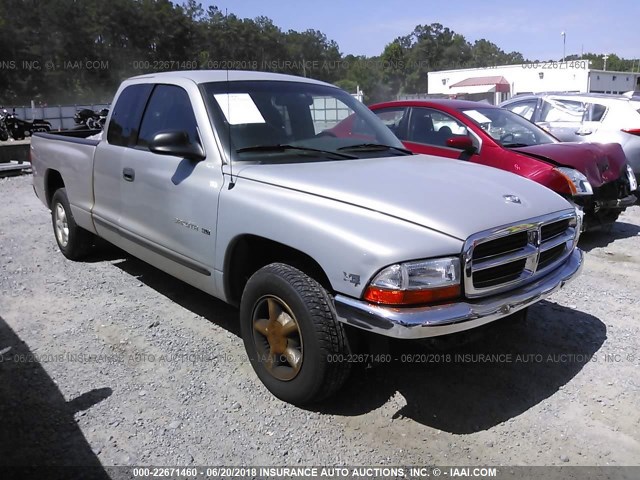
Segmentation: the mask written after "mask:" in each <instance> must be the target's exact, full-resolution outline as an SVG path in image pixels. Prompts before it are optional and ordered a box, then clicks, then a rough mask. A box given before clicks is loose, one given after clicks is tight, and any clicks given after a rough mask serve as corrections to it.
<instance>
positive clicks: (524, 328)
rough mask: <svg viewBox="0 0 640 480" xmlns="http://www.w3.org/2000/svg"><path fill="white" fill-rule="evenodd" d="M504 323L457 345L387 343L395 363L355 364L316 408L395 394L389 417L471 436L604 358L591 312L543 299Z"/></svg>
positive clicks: (360, 404)
mask: <svg viewBox="0 0 640 480" xmlns="http://www.w3.org/2000/svg"><path fill="white" fill-rule="evenodd" d="M509 320H510V319H505V320H503V321H498V322H494V323H492V324H489V325H487V326H485V327H482V328H478V329H475V330H471V331H469V332H468V333H460V334H457V335H458V339H455V338H454V337H455V336H451V341H454V342H455V343H454V344H447V343H438V342H439V341H440V340H437V339H434V340H432V341H429V342H428V343H425V342H422V341H421V342H417V341H410V342H409V341H404V342H403V341H392V342H390V345H389V355H390V356H391V357H392V358H393V359H394V360H393V361H392V363H389V364H382V365H381V364H378V365H376V366H373V368H363V367H362V366H361V365H360V366H357V367H356V368H355V369H354V372H353V374H352V376H351V379H350V384H349V385H347V386H346V387H345V389H344V390H343V391H341V392H340V393H338V395H337V396H336V397H335V398H333V399H330V400H329V401H328V402H325V403H324V404H323V405H322V406H319V407H318V409H317V411H320V412H323V413H332V414H336V415H344V416H355V415H362V414H364V413H367V412H370V411H372V410H374V409H377V408H380V407H381V406H383V405H384V404H385V403H387V401H389V399H390V398H391V397H393V396H394V395H395V394H396V392H399V393H400V394H401V395H402V396H403V397H404V399H405V400H406V405H405V406H403V407H401V408H400V409H399V410H398V411H397V412H396V413H395V414H394V416H393V418H399V417H404V418H410V419H412V420H414V421H416V422H418V423H421V424H423V425H427V426H430V427H433V428H437V429H439V430H443V431H447V432H451V433H457V434H468V433H474V432H478V431H481V430H486V429H489V428H491V427H494V426H496V425H498V424H500V423H502V422H505V421H507V420H509V419H510V418H514V417H516V416H518V415H520V414H522V413H524V412H526V411H527V410H528V409H530V408H532V407H534V406H536V405H537V404H539V403H540V402H542V401H544V400H545V399H546V398H548V397H550V396H551V395H553V394H555V393H556V392H558V390H560V389H561V388H563V386H564V385H566V384H567V383H568V382H569V381H570V380H571V379H572V378H573V377H575V376H576V375H577V374H578V373H579V372H580V371H581V370H582V368H583V367H584V366H585V365H586V364H587V363H588V362H591V361H602V359H598V357H597V355H596V352H597V351H598V350H599V349H600V347H601V346H602V344H603V343H604V341H605V339H606V327H605V325H604V323H602V322H601V321H600V320H598V319H597V318H596V317H594V316H592V315H589V314H586V313H583V312H580V311H578V310H572V309H569V308H565V307H563V306H560V305H557V304H555V303H551V302H547V301H542V302H540V303H539V304H537V305H535V306H533V307H531V308H530V312H529V316H528V318H527V319H526V320H518V321H514V322H510V321H509ZM444 341H445V342H446V339H445V340H444ZM465 341H466V342H467V343H464V342H465ZM345 399H349V401H348V402H345Z"/></svg>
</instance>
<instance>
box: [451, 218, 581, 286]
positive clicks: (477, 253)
mask: <svg viewBox="0 0 640 480" xmlns="http://www.w3.org/2000/svg"><path fill="white" fill-rule="evenodd" d="M578 228H579V227H578V221H577V218H576V214H575V212H565V213H563V214H555V215H546V216H544V217H539V218H535V219H531V220H529V221H527V222H522V223H518V224H515V225H508V226H505V227H501V228H498V229H494V230H490V231H487V232H482V233H478V234H476V235H473V236H471V237H470V238H469V239H468V240H467V241H466V242H465V249H464V252H463V262H464V270H463V272H464V287H465V295H466V296H467V297H469V298H474V297H482V296H486V295H490V294H495V293H498V292H501V291H505V290H509V289H511V288H515V287H517V286H519V285H523V284H525V283H528V282H530V281H533V280H535V279H537V278H538V277H541V276H543V275H545V274H546V273H548V272H550V271H551V270H553V269H555V268H557V267H558V266H559V265H560V264H561V263H562V262H563V261H564V260H565V259H566V258H567V256H568V255H569V254H570V253H571V251H572V250H573V248H574V247H575V244H576V241H577V238H576V235H577V234H578Z"/></svg>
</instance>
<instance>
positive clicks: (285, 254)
mask: <svg viewBox="0 0 640 480" xmlns="http://www.w3.org/2000/svg"><path fill="white" fill-rule="evenodd" d="M274 262H282V263H286V264H287V265H291V266H292V267H295V268H297V269H298V270H301V271H302V272H304V273H306V274H307V275H309V276H310V277H311V278H313V279H314V280H316V281H317V282H318V283H320V285H322V286H323V287H324V288H326V289H327V290H328V291H332V287H331V282H329V278H328V277H327V274H326V273H325V272H324V270H323V269H322V267H321V266H320V265H319V264H318V262H316V261H315V260H314V259H313V258H311V257H310V256H309V255H307V254H306V253H303V252H301V251H300V250H296V249H295V248H292V247H289V246H288V245H284V244H282V243H279V242H275V241H273V240H269V239H267V238H263V237H259V236H256V235H243V236H241V237H239V238H237V239H235V240H234V241H233V243H232V244H231V245H230V247H229V249H228V251H227V254H226V257H225V262H224V272H225V275H224V289H225V294H226V297H227V301H228V302H229V303H231V304H234V305H239V304H240V299H241V297H242V292H243V290H244V287H245V285H246V284H247V281H248V280H249V278H250V277H251V275H253V274H254V273H255V272H256V271H258V270H259V269H261V268H262V267H264V266H265V265H269V264H270V263H274Z"/></svg>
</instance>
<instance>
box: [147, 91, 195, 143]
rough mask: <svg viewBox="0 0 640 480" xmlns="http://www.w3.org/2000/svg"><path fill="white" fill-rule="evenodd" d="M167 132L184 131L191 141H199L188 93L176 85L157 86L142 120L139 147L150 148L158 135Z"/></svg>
mask: <svg viewBox="0 0 640 480" xmlns="http://www.w3.org/2000/svg"><path fill="white" fill-rule="evenodd" d="M166 130H183V131H186V132H187V134H188V135H189V140H190V141H192V142H193V141H196V140H197V139H198V130H197V123H196V117H195V115H194V114H193V109H192V108H191V101H190V100H189V95H188V94H187V92H186V91H185V90H184V89H182V88H180V87H178V86H175V85H156V88H155V89H154V90H153V93H152V94H151V98H150V99H149V104H148V106H147V109H146V110H145V112H144V117H143V118H142V124H141V125H140V135H139V136H138V145H139V146H142V147H148V146H149V143H150V142H151V140H152V139H153V137H154V136H155V135H156V134H157V133H159V132H162V131H166Z"/></svg>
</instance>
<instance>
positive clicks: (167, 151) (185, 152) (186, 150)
mask: <svg viewBox="0 0 640 480" xmlns="http://www.w3.org/2000/svg"><path fill="white" fill-rule="evenodd" d="M149 150H150V151H152V152H153V153H157V154H158V155H173V156H176V157H182V158H188V159H189V160H196V161H200V160H204V158H205V155H204V149H203V148H202V145H200V142H198V141H193V142H192V141H189V134H188V133H187V132H185V131H182V130H170V131H166V132H159V133H156V135H155V136H154V137H153V140H151V143H150V144H149Z"/></svg>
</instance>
